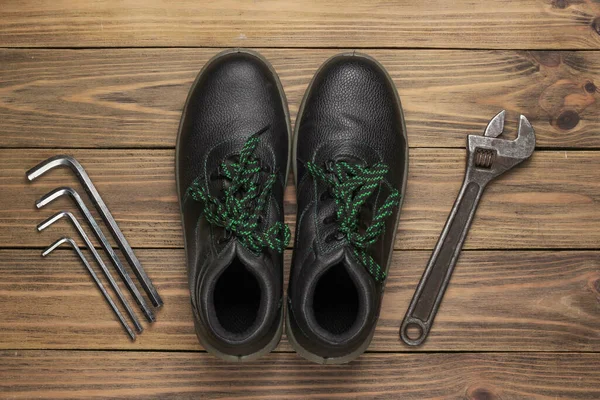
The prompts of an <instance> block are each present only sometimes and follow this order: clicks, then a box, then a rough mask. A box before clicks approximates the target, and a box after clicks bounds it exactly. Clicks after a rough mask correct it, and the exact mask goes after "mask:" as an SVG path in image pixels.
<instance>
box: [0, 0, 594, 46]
mask: <svg viewBox="0 0 600 400" xmlns="http://www.w3.org/2000/svg"><path fill="white" fill-rule="evenodd" d="M599 12H600V7H598V5H597V4H596V3H595V2H592V1H585V2H581V1H573V0H551V1H550V0H519V1H509V2H506V1H496V2H473V1H469V0H455V1H452V2H450V3H449V2H447V1H444V0H435V1H426V2H386V1H366V2H365V1H360V0H343V1H342V0H335V1H328V2H320V1H318V0H302V1H293V2H280V1H277V0H267V1H261V2H259V3H256V2H252V3H248V2H243V1H240V0H218V1H217V0H212V1H203V2H197V1H193V0H187V1H178V2H170V3H168V7H167V3H164V2H162V1H160V0H145V1H142V0H127V1H119V0H103V1H95V2H78V1H73V0H58V1H52V2H37V1H32V0H28V1H8V2H4V3H3V5H2V9H0V26H1V27H2V29H1V30H0V46H2V47H49V46H50V47H57V46H58V47H92V46H94V47H95V46H100V47H114V46H117V47H137V46H143V47H148V46H203V47H205V46H218V47H238V46H270V47H273V46H275V47H346V46H353V47H358V48H360V47H435V48H440V47H460V48H464V47H468V48H511V49H512V48H518V49H535V48H537V49H561V48H562V49H564V48H598V46H599V45H600V38H599V33H600V28H599V26H600V22H599V21H598V15H599Z"/></svg>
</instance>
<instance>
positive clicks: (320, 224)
mask: <svg viewBox="0 0 600 400" xmlns="http://www.w3.org/2000/svg"><path fill="white" fill-rule="evenodd" d="M407 161H408V146H407V141H406V129H405V125H404V118H403V114H402V108H401V105H400V99H399V97H398V94H397V91H396V88H395V86H394V83H393V81H392V80H391V78H390V77H389V75H388V74H387V72H386V71H385V70H384V69H383V67H382V66H381V65H380V64H379V63H378V62H377V61H375V60H374V59H372V58H370V57H368V56H366V55H363V54H357V53H348V54H341V55H337V56H335V57H333V58H331V59H329V60H328V61H326V62H325V64H323V66H322V67H321V68H320V69H319V70H318V72H317V73H316V75H315V77H314V78H313V80H312V82H311V83H310V86H309V87H308V89H307V92H306V95H305V96H304V100H303V101H302V105H301V107H300V111H299V113H298V117H297V120H296V125H295V132H294V133H293V134H292V129H291V123H290V118H289V111H288V108H287V102H286V98H285V94H284V91H283V88H282V86H281V83H280V82H279V78H278V77H277V74H276V73H275V71H274V69H273V68H272V67H271V65H270V64H269V63H268V62H267V61H266V60H265V59H264V58H262V57H261V56H260V55H259V54H257V53H255V52H251V51H248V50H240V49H235V50H228V51H225V52H222V53H220V54H218V55H217V56H215V57H214V58H213V59H211V60H210V61H209V62H208V63H207V64H206V66H205V67H204V68H203V69H202V71H201V72H200V74H199V75H198V78H197V79H196V81H195V82H194V84H193V86H192V88H191V90H190V94H189V96H188V99H187V102H186V104H185V108H184V112H183V116H182V119H181V124H180V127H179V136H178V141H177V160H176V168H177V171H176V175H177V187H178V193H179V198H180V204H181V212H182V220H183V227H184V234H185V248H186V253H187V265H188V279H189V288H190V293H191V300H192V309H193V314H194V322H195V326H196V332H197V334H198V338H199V340H200V343H201V344H202V345H203V346H204V347H205V348H206V349H207V350H208V351H209V352H211V353H213V354H215V355H217V356H219V357H220V358H223V359H226V360H230V361H243V360H251V359H255V358H257V357H259V356H261V355H263V354H265V353H267V352H270V351H271V350H273V349H274V348H275V347H276V346H277V343H278V342H279V340H280V338H281V335H282V331H283V319H284V296H283V275H284V272H283V270H284V269H283V265H284V255H283V252H284V249H285V248H286V246H287V245H288V242H289V240H290V236H291V234H290V230H289V228H288V227H287V226H286V225H285V224H284V222H283V221H284V190H285V187H286V182H287V177H288V173H289V169H290V165H292V167H293V168H292V169H293V172H294V178H295V183H296V193H297V201H296V203H297V216H296V234H295V243H294V254H293V260H292V268H291V272H290V281H289V286H288V291H287V312H286V313H285V315H286V327H287V328H286V332H287V337H288V339H289V341H290V342H291V344H292V345H293V346H294V348H295V349H296V351H297V352H298V353H299V354H300V355H302V356H303V357H305V358H307V359H309V360H312V361H315V362H318V363H344V362H348V361H351V360H353V359H354V358H356V357H358V356H359V355H360V354H362V353H363V352H364V351H365V350H366V348H367V347H368V345H369V343H370V341H371V338H372V337H373V333H374V331H375V327H376V324H377V319H378V316H379V311H380V308H381V300H382V295H383V291H384V285H385V278H386V274H387V271H388V268H389V266H390V263H391V258H392V250H393V247H394V238H395V234H396V229H397V224H398V220H399V215H400V204H401V202H402V197H403V193H404V189H405V186H406V175H407Z"/></svg>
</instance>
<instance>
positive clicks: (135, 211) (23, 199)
mask: <svg viewBox="0 0 600 400" xmlns="http://www.w3.org/2000/svg"><path fill="white" fill-rule="evenodd" d="M65 152H66V153H68V154H72V155H74V156H75V157H76V158H77V159H79V160H80V162H81V163H83V165H85V166H86V168H87V171H88V174H89V175H90V177H91V178H92V179H93V181H94V182H95V184H96V186H97V187H98V190H99V191H100V192H101V193H102V195H103V197H104V198H105V201H106V203H107V204H108V206H109V207H110V208H111V210H112V213H113V214H114V216H115V218H117V220H118V221H119V224H120V226H121V228H122V229H123V232H124V233H125V234H126V236H127V237H128V240H129V241H130V242H131V243H132V245H133V246H135V247H146V248H148V247H152V248H156V247H159V248H163V247H170V248H172V247H183V239H182V233H181V226H180V216H179V206H178V203H177V196H176V193H175V192H176V190H175V167H174V158H175V157H174V151H173V150H138V149H135V150H105V149H102V150H98V149H95V150H81V149H68V150H65V149H44V150H38V149H4V150H0V190H2V196H0V241H1V243H3V244H4V245H5V246H11V247H31V246H36V247H39V246H44V245H47V244H48V239H47V238H45V237H44V236H42V235H39V234H36V232H35V231H34V229H35V225H36V224H37V223H38V222H39V221H40V219H41V218H44V217H46V216H49V215H50V213H52V212H56V211H58V210H60V209H61V208H69V207H71V208H72V206H73V205H72V202H71V200H70V199H69V198H64V199H60V200H59V201H57V202H56V203H55V204H51V205H48V206H47V207H46V208H44V209H42V210H40V211H35V207H34V203H35V201H36V200H37V199H39V198H40V197H41V196H43V195H44V194H46V193H47V192H49V191H50V190H52V189H53V188H55V187H57V186H65V185H67V186H68V185H73V186H74V187H76V188H78V189H79V191H80V192H81V193H82V194H85V193H84V192H83V189H81V188H80V187H79V186H78V183H77V181H76V180H75V178H74V177H73V176H72V173H71V172H70V171H69V170H68V169H62V170H61V169H56V170H53V171H50V172H48V173H47V175H44V176H42V177H40V178H38V180H36V181H35V182H33V183H30V182H28V181H27V180H26V178H25V171H26V170H27V169H29V168H31V167H33V166H35V165H36V164H37V163H38V162H39V161H41V160H44V159H45V158H47V157H49V156H51V155H54V154H59V153H65ZM409 164H410V165H409V180H408V188H407V193H406V199H405V200H406V201H405V203H404V206H403V210H404V211H403V213H402V216H401V220H400V225H399V228H398V229H399V234H398V236H397V240H396V248H397V249H429V250H430V249H432V248H433V247H434V245H435V242H436V241H437V238H438V236H439V233H440V231H441V229H442V227H443V225H444V223H445V221H446V217H447V216H448V213H449V211H450V208H451V207H452V204H453V202H454V199H455V197H456V194H457V193H458V190H459V188H460V184H461V181H462V178H463V175H464V169H465V150H459V149H411V151H410V163H409ZM599 182H600V156H599V153H598V152H596V151H565V150H561V151H557V150H551V151H544V150H540V151H537V152H536V153H535V154H534V155H533V157H532V159H530V160H528V161H527V162H525V163H524V164H523V165H522V166H521V167H519V168H516V169H514V170H513V171H510V172H508V173H507V174H506V175H504V176H502V177H500V178H499V179H498V180H497V181H495V182H492V183H491V184H490V186H489V187H488V188H487V189H486V192H485V193H484V197H483V199H482V202H481V204H480V206H479V209H478V211H477V214H476V217H475V221H474V223H473V226H472V228H471V230H470V233H469V237H468V239H467V242H466V243H465V248H467V249H523V248H525V249H527V248H542V249H543V248H553V249H568V248H581V249H598V248H599V247H600V246H599V244H600V229H598V226H600V207H598V202H600V184H599ZM294 199H295V192H294V188H293V186H292V185H291V183H290V185H288V190H287V192H286V213H287V216H286V220H287V222H288V223H290V224H293V223H294V221H295V212H296V210H295V204H294ZM89 207H90V209H92V208H93V206H92V205H91V203H90V204H89Z"/></svg>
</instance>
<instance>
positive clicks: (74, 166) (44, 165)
mask: <svg viewBox="0 0 600 400" xmlns="http://www.w3.org/2000/svg"><path fill="white" fill-rule="evenodd" d="M59 166H65V167H69V168H70V169H71V171H73V173H75V175H76V176H77V178H78V179H79V182H81V185H82V186H83V188H84V189H85V191H86V193H87V194H88V196H90V198H91V200H92V203H94V206H95V207H96V209H97V210H98V212H99V213H100V216H101V217H102V219H103V220H104V222H105V223H106V225H107V226H108V229H109V230H110V233H112V235H113V237H114V238H115V240H116V241H117V243H118V245H119V247H120V248H121V250H123V254H124V255H125V258H126V259H127V262H129V264H130V265H131V267H132V269H133V272H134V273H135V275H136V276H137V277H138V279H139V281H140V283H141V285H142V287H143V288H144V290H145V291H146V293H147V294H148V297H149V298H150V301H151V302H152V304H153V305H154V306H155V307H161V306H162V305H163V301H162V299H161V298H160V296H159V295H158V292H157V291H156V288H155V287H154V285H153V284H152V281H151V280H150V278H149V277H148V275H146V272H145V271H144V268H143V267H142V264H141V263H140V261H139V260H138V259H137V257H136V256H135V253H134V252H133V249H132V248H131V246H130V245H129V242H127V239H125V235H123V232H121V229H120V228H119V226H118V225H117V222H116V221H115V219H114V217H113V216H112V214H111V213H110V211H109V210H108V207H106V204H104V201H102V197H100V193H98V191H97V190H96V187H95V186H94V184H93V183H92V180H91V179H90V177H89V176H88V174H87V173H86V172H85V169H83V167H82V166H81V164H79V161H77V160H76V159H75V158H74V157H71V156H68V155H58V156H54V157H50V158H49V159H47V160H45V161H42V162H41V163H39V164H38V165H36V166H35V167H33V168H31V169H30V170H29V171H27V173H26V174H27V179H29V180H30V181H33V180H34V179H35V178H37V177H39V176H41V175H43V174H45V173H46V172H48V171H50V170H51V169H53V168H55V167H59Z"/></svg>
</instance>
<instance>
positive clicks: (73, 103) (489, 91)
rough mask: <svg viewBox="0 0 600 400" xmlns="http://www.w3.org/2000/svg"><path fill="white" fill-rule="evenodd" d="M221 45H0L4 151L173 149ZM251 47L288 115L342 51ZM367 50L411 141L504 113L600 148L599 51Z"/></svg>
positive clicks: (549, 139)
mask: <svg viewBox="0 0 600 400" xmlns="http://www.w3.org/2000/svg"><path fill="white" fill-rule="evenodd" d="M218 51H219V50H218V49H116V50H114V49H108V50H10V49H5V50H1V49H0V74H1V76H2V77H3V78H4V79H3V82H2V85H1V86H0V131H1V132H2V133H3V134H2V135H1V136H0V146H2V147H79V148H80V147H105V148H106V147H108V148H114V147H127V148H135V147H142V148H149V147H163V148H164V147H174V146H175V139H176V133H177V126H178V123H179V116H180V113H181V109H182V107H183V103H184V102H185V99H186V96H187V92H188V89H189V87H190V85H191V84H192V82H193V80H194V78H195V77H196V75H197V73H198V71H199V70H200V68H201V67H202V65H204V63H205V62H206V61H207V60H208V59H209V58H210V57H212V56H213V55H214V54H215V53H217V52H218ZM259 51H260V52H261V53H262V54H263V55H264V56H265V57H267V58H268V59H269V61H270V62H271V63H272V64H273V66H274V68H275V69H276V70H277V72H278V74H279V76H280V78H281V81H282V83H283V85H284V89H285V92H286V95H287V97H288V101H289V106H290V113H291V115H292V119H293V118H294V117H295V115H296V112H297V110H298V106H299V103H300V101H301V99H302V96H303V94H304V91H305V89H306V87H307V86H308V83H309V81H310V79H311V78H312V76H313V74H314V72H315V71H316V70H317V68H318V67H319V65H321V63H323V62H324V61H325V60H326V59H327V58H329V57H330V56H332V55H335V54H337V53H339V52H341V51H344V50H340V49H329V50H324V49H317V50H306V49H276V50H273V49H259ZM365 51H366V52H368V53H369V54H370V55H372V56H374V57H376V58H377V59H378V60H379V61H381V62H382V63H383V65H384V66H385V67H386V68H387V69H388V70H389V72H390V74H391V76H392V78H393V79H394V81H395V83H396V86H397V88H398V91H399V93H400V96H401V98H402V105H403V108H404V112H405V115H406V121H407V131H408V136H409V145H410V146H411V147H457V148H461V149H462V148H464V146H465V140H466V135H467V134H481V133H482V131H483V129H484V127H485V125H486V124H487V122H488V121H489V119H490V118H491V117H492V116H494V115H495V114H496V113H497V112H498V111H500V110H502V109H506V110H507V111H508V117H507V122H506V127H507V131H509V132H514V131H515V129H516V124H517V120H518V116H519V114H525V115H527V117H528V118H529V120H530V121H531V123H532V124H533V126H534V127H535V129H536V135H537V145H538V146H539V147H543V148H550V147H553V148H561V149H562V148H584V147H585V148H597V147H600V136H599V135H598V131H600V108H599V107H598V103H597V102H598V98H599V96H600V89H598V88H597V87H596V86H597V85H596V84H598V85H600V82H596V83H594V77H595V76H597V74H598V71H600V51H585V52H584V51H568V52H560V51H500V50H498V51H465V50H365ZM32 126H35V132H34V131H31V129H32Z"/></svg>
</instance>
